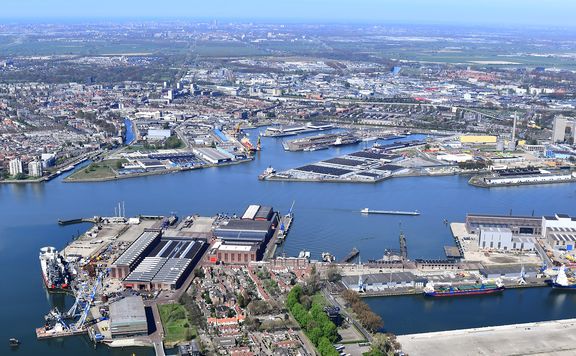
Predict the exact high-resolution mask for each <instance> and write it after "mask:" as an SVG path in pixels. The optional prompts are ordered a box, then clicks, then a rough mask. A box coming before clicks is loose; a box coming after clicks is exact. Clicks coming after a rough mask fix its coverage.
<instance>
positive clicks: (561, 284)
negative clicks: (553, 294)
mask: <svg viewBox="0 0 576 356" xmlns="http://www.w3.org/2000/svg"><path fill="white" fill-rule="evenodd" d="M550 285H551V286H552V288H557V289H576V278H568V276H567V275H566V268H565V267H564V266H562V267H560V270H559V271H558V275H557V276H556V278H554V279H553V280H551V281H550Z"/></svg>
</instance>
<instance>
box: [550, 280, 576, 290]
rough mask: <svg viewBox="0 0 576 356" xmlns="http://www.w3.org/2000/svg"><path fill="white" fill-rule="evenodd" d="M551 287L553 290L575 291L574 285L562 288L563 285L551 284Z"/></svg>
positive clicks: (575, 286)
mask: <svg viewBox="0 0 576 356" xmlns="http://www.w3.org/2000/svg"><path fill="white" fill-rule="evenodd" d="M551 286H552V288H554V289H573V290H576V284H570V285H567V286H563V285H560V284H557V283H554V282H552V283H551Z"/></svg>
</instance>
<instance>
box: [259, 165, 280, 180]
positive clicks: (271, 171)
mask: <svg viewBox="0 0 576 356" xmlns="http://www.w3.org/2000/svg"><path fill="white" fill-rule="evenodd" d="M274 173H276V170H275V169H274V168H272V166H268V168H266V169H265V170H264V172H262V173H261V174H260V175H259V176H258V179H260V180H264V179H266V177H269V176H271V175H272V174H274Z"/></svg>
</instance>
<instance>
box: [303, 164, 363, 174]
mask: <svg viewBox="0 0 576 356" xmlns="http://www.w3.org/2000/svg"><path fill="white" fill-rule="evenodd" d="M296 170H298V171H303V172H312V173H319V174H326V175H331V176H343V175H344V174H348V173H350V172H352V171H351V170H348V169H341V168H333V167H322V166H316V165H313V164H309V165H306V166H303V167H299V168H296Z"/></svg>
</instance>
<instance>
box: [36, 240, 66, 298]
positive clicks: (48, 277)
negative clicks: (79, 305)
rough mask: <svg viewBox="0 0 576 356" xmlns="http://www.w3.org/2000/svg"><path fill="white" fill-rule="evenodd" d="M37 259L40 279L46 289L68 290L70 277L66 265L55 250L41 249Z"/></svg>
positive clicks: (48, 247) (52, 248) (50, 248)
mask: <svg viewBox="0 0 576 356" xmlns="http://www.w3.org/2000/svg"><path fill="white" fill-rule="evenodd" d="M39 258H40V268H41V270H42V279H43V280H44V284H45V285H46V288H48V290H57V289H69V288H70V282H71V279H72V277H71V274H70V272H69V270H68V263H67V262H66V261H65V260H64V258H63V257H62V256H61V255H60V254H59V253H58V251H57V250H56V248H54V247H51V246H47V247H42V248H41V249H40V255H39Z"/></svg>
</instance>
